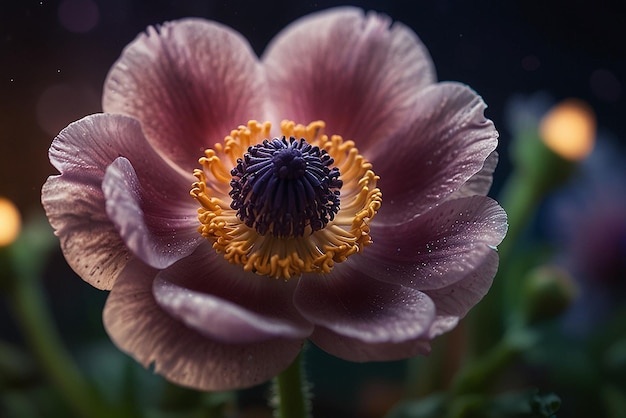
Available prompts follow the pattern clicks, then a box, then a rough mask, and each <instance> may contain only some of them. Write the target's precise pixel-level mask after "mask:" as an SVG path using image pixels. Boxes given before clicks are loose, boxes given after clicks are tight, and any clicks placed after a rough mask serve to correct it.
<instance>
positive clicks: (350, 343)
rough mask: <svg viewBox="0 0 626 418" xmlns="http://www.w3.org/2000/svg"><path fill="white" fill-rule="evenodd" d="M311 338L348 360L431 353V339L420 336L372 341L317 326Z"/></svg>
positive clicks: (378, 359)
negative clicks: (394, 341)
mask: <svg viewBox="0 0 626 418" xmlns="http://www.w3.org/2000/svg"><path fill="white" fill-rule="evenodd" d="M310 339H311V341H313V343H315V345H317V346H318V347H319V348H321V349H322V350H324V351H326V352H327V353H329V354H332V355H333V356H335V357H339V358H342V359H344V360H348V361H357V362H366V361H394V360H403V359H407V358H410V357H415V356H417V355H426V354H429V353H430V343H429V341H428V340H426V339H420V338H416V339H414V340H410V341H405V342H400V343H390V342H388V343H371V342H364V341H361V340H359V339H357V338H350V337H346V336H345V335H340V334H337V333H335V332H333V331H331V330H329V329H326V328H323V327H316V328H315V331H314V332H313V335H312V336H311V337H310Z"/></svg>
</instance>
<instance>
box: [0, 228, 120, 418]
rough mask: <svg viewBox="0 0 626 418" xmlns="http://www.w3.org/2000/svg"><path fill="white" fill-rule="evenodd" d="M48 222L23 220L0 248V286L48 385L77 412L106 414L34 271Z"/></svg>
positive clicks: (43, 252) (45, 244) (92, 416)
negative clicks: (59, 328)
mask: <svg viewBox="0 0 626 418" xmlns="http://www.w3.org/2000/svg"><path fill="white" fill-rule="evenodd" d="M51 237H53V235H52V234H51V231H50V227H49V226H48V225H47V223H43V222H42V221H37V220H35V221H32V222H30V223H28V224H27V225H25V228H24V229H23V230H22V232H21V234H20V237H19V238H18V239H17V241H15V242H14V243H13V244H11V245H10V246H9V247H4V248H0V285H1V288H2V290H3V293H4V294H5V295H6V296H7V297H8V302H9V303H8V305H9V308H10V309H11V311H12V312H11V313H12V314H13V317H14V318H15V320H16V322H17V325H18V326H19V328H20V330H21V332H22V334H23V336H24V339H25V340H26V342H27V344H28V345H29V346H30V349H31V352H32V353H33V355H34V357H35V358H36V359H37V361H38V363H39V365H40V367H41V368H42V370H43V371H44V373H45V374H46V376H47V378H48V379H49V380H50V382H51V383H52V385H53V387H54V388H55V389H56V390H57V391H58V392H59V393H60V395H61V396H62V397H63V398H64V399H65V401H66V402H67V404H68V405H69V406H70V408H71V409H72V410H73V411H74V413H75V414H76V415H77V416H81V417H85V418H106V417H109V416H120V415H119V414H111V412H112V411H110V410H109V408H107V405H105V404H104V402H103V400H102V399H101V398H100V396H99V393H98V392H97V391H96V389H95V388H94V387H93V386H91V385H90V384H89V382H88V381H87V380H86V379H85V378H84V376H83V375H82V374H81V372H80V369H79V368H78V367H77V366H76V364H75V363H74V361H73V359H72V358H71V356H70V355H69V353H68V352H67V351H66V349H65V347H64V345H63V343H62V340H61V338H60V336H59V334H58V332H57V329H56V326H55V324H54V321H53V320H52V318H53V317H52V314H51V312H50V311H49V308H48V304H47V301H46V299H45V297H44V291H43V289H42V286H41V281H40V274H41V270H42V267H43V261H44V260H46V259H47V255H48V254H49V251H50V249H51V248H52V244H51V243H52V242H54V241H53V240H52V239H50V238H51Z"/></svg>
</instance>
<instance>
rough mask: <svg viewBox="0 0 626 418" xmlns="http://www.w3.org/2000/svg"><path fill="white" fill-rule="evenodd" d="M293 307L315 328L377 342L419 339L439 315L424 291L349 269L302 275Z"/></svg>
mask: <svg viewBox="0 0 626 418" xmlns="http://www.w3.org/2000/svg"><path fill="white" fill-rule="evenodd" d="M294 303H295V305H296V307H297V308H298V310H299V311H300V312H301V313H302V315H304V316H305V317H306V318H307V319H308V320H309V321H311V322H313V323H314V324H315V325H316V327H319V326H322V327H324V328H327V329H329V330H331V331H332V332H334V333H335V334H339V335H343V336H345V337H348V338H353V339H357V340H360V341H363V342H366V343H373V344H377V343H390V342H391V343H399V342H404V341H407V340H411V339H414V338H416V337H419V336H421V335H422V334H424V333H425V332H426V331H428V329H429V328H430V325H431V323H432V321H433V319H434V316H435V306H434V304H433V302H432V301H431V300H430V298H429V297H428V296H426V295H425V294H424V293H422V292H420V291H418V290H415V289H411V288H408V287H403V286H398V285H392V284H389V283H383V282H379V281H377V280H375V279H373V278H372V276H368V275H365V274H361V273H359V272H358V271H355V270H353V269H352V268H350V266H347V265H346V266H344V265H342V266H341V268H338V267H337V268H335V269H334V270H333V271H332V272H331V273H329V274H325V275H321V276H320V275H305V276H303V277H302V278H301V279H300V282H299V283H298V288H297V289H296V293H295V296H294Z"/></svg>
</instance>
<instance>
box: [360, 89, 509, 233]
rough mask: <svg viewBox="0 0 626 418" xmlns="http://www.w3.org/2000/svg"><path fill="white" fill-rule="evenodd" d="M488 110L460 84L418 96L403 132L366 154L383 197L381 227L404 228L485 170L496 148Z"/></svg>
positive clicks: (428, 90)
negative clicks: (489, 157) (394, 226)
mask: <svg viewBox="0 0 626 418" xmlns="http://www.w3.org/2000/svg"><path fill="white" fill-rule="evenodd" d="M485 107H486V106H485V103H484V102H483V100H482V99H481V98H480V96H478V95H477V94H476V93H475V92H474V91H473V90H471V89H470V88H469V87H467V86H464V85H461V84H456V83H439V84H436V85H433V86H430V87H428V88H426V89H425V90H424V91H423V92H422V93H421V94H420V95H419V101H418V103H417V105H416V107H415V109H414V114H413V115H412V117H411V118H409V119H407V123H406V124H405V125H404V127H403V129H402V130H401V131H398V132H397V133H396V134H394V135H393V137H392V138H390V139H389V140H387V141H385V142H381V143H380V144H378V146H377V147H375V148H373V149H371V150H370V152H369V154H368V155H367V157H369V158H370V159H371V161H372V163H373V165H374V171H375V172H376V174H377V175H379V176H380V182H379V184H378V185H379V187H380V189H381V190H382V192H383V197H384V201H383V207H382V209H381V211H380V213H379V214H378V217H377V219H378V222H383V223H386V224H389V223H401V222H404V221H406V220H408V219H411V218H412V217H413V216H415V215H417V214H420V213H423V212H425V211H426V210H428V209H430V208H432V207H434V206H436V205H437V204H439V203H441V202H442V201H444V200H445V198H446V197H448V196H449V195H451V194H452V193H454V192H455V191H457V190H458V189H459V188H460V187H461V186H462V185H463V184H464V183H465V182H466V181H468V179H470V178H471V177H472V176H473V175H475V174H476V173H478V172H479V171H480V170H481V169H482V168H483V165H484V163H485V160H486V158H487V157H488V156H489V154H491V153H492V152H493V151H494V149H495V148H496V145H497V143H498V140H497V138H498V132H497V131H496V130H495V128H494V126H493V123H492V122H491V121H490V120H488V119H486V118H485V116H484V110H485Z"/></svg>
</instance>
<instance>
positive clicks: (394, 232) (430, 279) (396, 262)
mask: <svg viewBox="0 0 626 418" xmlns="http://www.w3.org/2000/svg"><path fill="white" fill-rule="evenodd" d="M506 230H507V222H506V213H505V212H504V210H503V209H502V208H501V207H500V206H499V205H498V204H497V203H496V202H495V201H494V200H492V199H491V198H489V197H485V196H473V197H468V198H463V199H456V200H449V201H446V202H444V203H443V204H441V205H439V206H438V207H436V208H434V209H431V210H430V211H428V212H426V213H425V214H423V215H421V216H418V217H416V218H414V219H412V220H411V221H409V222H406V223H404V224H401V225H372V228H371V232H370V235H371V236H372V239H373V241H374V243H373V244H372V245H371V246H370V247H368V248H366V249H365V251H364V253H363V254H362V255H361V256H360V257H358V260H356V261H355V262H351V260H352V259H356V258H357V257H352V258H350V259H348V260H347V261H346V263H350V264H352V265H353V266H354V268H356V269H357V270H359V271H361V272H363V273H366V274H369V275H371V276H372V277H376V278H377V279H378V280H382V281H385V282H389V283H397V284H401V285H404V286H409V287H412V288H415V289H419V290H422V291H426V290H432V289H440V288H443V287H446V286H449V285H451V284H453V283H456V282H458V281H459V280H461V279H463V278H464V277H466V276H467V274H468V273H469V272H471V271H472V270H474V269H477V268H479V267H480V266H481V265H482V263H483V262H484V260H485V258H486V257H489V254H490V253H492V252H494V251H495V250H494V248H495V246H497V245H498V244H499V243H500V242H501V241H502V239H503V238H504V236H505V234H506Z"/></svg>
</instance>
